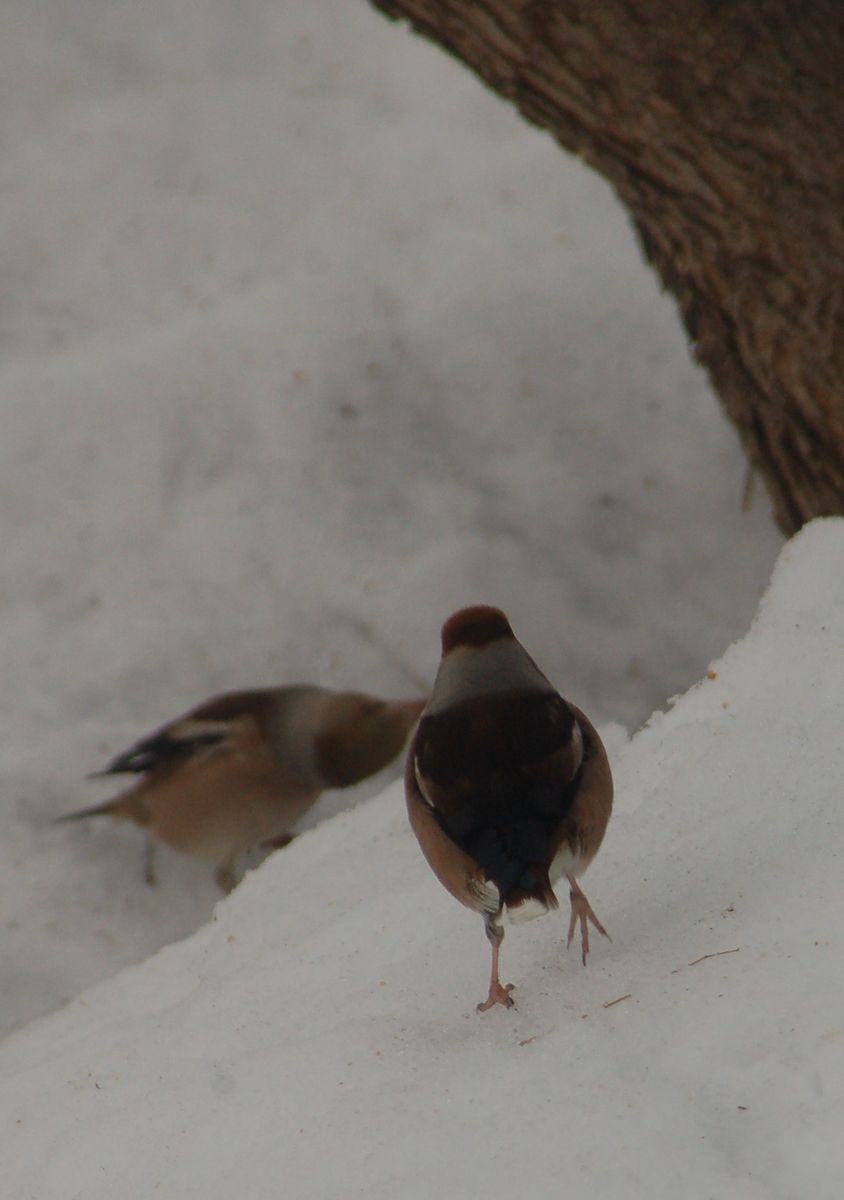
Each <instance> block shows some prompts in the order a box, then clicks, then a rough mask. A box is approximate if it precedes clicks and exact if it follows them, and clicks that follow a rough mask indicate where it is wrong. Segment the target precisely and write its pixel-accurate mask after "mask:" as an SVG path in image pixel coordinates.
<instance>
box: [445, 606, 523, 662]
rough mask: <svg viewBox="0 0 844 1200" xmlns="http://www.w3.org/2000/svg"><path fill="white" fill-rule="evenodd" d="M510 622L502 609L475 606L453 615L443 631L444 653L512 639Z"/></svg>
mask: <svg viewBox="0 0 844 1200" xmlns="http://www.w3.org/2000/svg"><path fill="white" fill-rule="evenodd" d="M513 636H514V635H513V630H512V629H511V628H510V622H509V621H508V620H507V618H506V617H505V615H504V613H503V612H502V611H501V609H500V608H493V607H492V606H491V605H488V604H475V605H473V606H472V607H471V608H461V609H459V611H458V612H456V613H452V614H451V616H450V617H449V618H448V620H447V621H446V623H445V624H444V625H443V629H442V652H443V654H448V652H449V650H454V649H455V647H457V646H486V645H488V644H489V643H490V642H497V641H498V640H499V639H500V638H512V637H513Z"/></svg>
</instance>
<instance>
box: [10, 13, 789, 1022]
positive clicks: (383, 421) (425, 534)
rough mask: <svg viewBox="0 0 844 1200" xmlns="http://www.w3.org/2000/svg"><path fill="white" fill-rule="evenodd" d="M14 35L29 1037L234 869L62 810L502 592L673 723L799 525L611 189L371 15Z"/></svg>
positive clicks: (396, 685) (13, 952) (534, 641)
mask: <svg viewBox="0 0 844 1200" xmlns="http://www.w3.org/2000/svg"><path fill="white" fill-rule="evenodd" d="M2 34H3V35H2V37H0V137H2V144H3V156H2V159H0V185H2V192H3V205H2V207H0V228H1V229H2V237H0V346H2V356H0V412H2V437H0V539H2V545H3V587H2V590H0V614H2V628H3V642H2V668H3V680H4V688H3V702H2V703H3V707H2V721H3V730H4V742H3V751H2V767H3V778H4V788H3V793H2V801H1V803H2V820H3V838H2V839H0V913H2V921H0V961H1V962H2V964H3V967H2V971H3V976H2V978H3V1004H2V1006H0V1031H3V1032H5V1031H8V1030H10V1029H13V1028H15V1027H17V1026H20V1025H21V1024H23V1023H25V1022H26V1021H27V1020H30V1019H32V1018H33V1017H35V1016H37V1015H39V1014H41V1013H45V1012H47V1011H49V1010H51V1009H53V1008H55V1007H57V1006H58V1005H60V1004H61V1003H62V1002H63V1001H64V1000H66V999H67V998H69V997H71V996H73V995H75V994H76V993H77V992H78V991H79V990H80V989H82V988H83V987H85V986H88V985H89V984H91V983H93V982H94V981H96V980H98V979H102V978H104V977H106V976H108V975H110V974H112V973H113V972H114V971H116V970H118V969H119V968H120V967H122V966H124V965H126V964H127V963H130V962H134V961H137V960H139V959H141V958H143V957H145V956H146V955H147V954H149V953H151V952H152V951H154V950H155V949H157V948H158V947H159V946H161V945H163V944H164V943H166V942H169V941H172V940H173V939H175V938H178V937H181V936H184V935H185V934H187V933H189V932H191V931H192V930H194V929H195V928H196V927H197V926H198V925H199V924H200V923H201V922H202V921H203V920H205V919H207V917H208V916H209V915H210V912H211V908H212V905H213V903H214V901H215V899H216V898H217V893H216V891H215V889H214V887H213V884H212V882H211V880H210V877H209V872H208V871H207V869H206V868H205V867H203V866H201V865H198V864H194V863H192V862H190V861H188V860H185V859H182V858H179V857H177V856H175V855H174V856H167V855H164V856H163V861H162V862H161V863H160V877H161V886H160V887H159V888H158V889H157V891H155V892H152V891H149V890H148V889H144V888H139V887H138V877H139V872H140V857H141V848H140V844H139V837H138V835H137V832H136V831H135V830H133V829H124V828H118V827H116V826H112V825H110V824H109V823H107V822H100V823H94V824H91V825H89V826H86V827H82V826H74V827H73V828H68V827H61V828H51V827H50V826H49V821H50V819H51V818H52V817H54V816H55V815H56V814H57V813H59V812H65V811H68V810H69V809H72V808H76V807H79V806H81V805H83V804H90V803H93V802H94V801H95V800H98V799H100V798H104V796H105V795H106V794H107V791H106V790H105V788H106V785H104V784H103V783H99V784H94V783H91V784H86V783H85V782H83V776H84V774H85V773H86V772H88V771H91V770H94V769H95V768H97V767H98V766H100V765H101V764H102V763H103V762H104V761H105V760H106V759H107V758H108V757H110V756H111V755H113V754H115V753H116V752H117V751H119V750H121V749H122V748H123V747H124V746H125V745H127V744H128V743H129V742H131V741H133V740H134V739H135V738H137V737H138V736H140V735H141V734H143V733H144V732H146V731H147V730H148V729H150V728H151V727H153V726H155V725H157V724H159V723H160V722H161V721H162V720H164V719H166V718H168V717H170V716H173V715H175V714H176V713H178V712H180V711H182V710H184V709H185V708H186V707H188V706H189V705H192V704H194V703H196V702H198V701H199V700H201V699H202V698H203V697H205V696H207V695H209V694H211V693H212V692H214V691H218V690H220V689H222V688H228V687H239V686H249V685H259V684H272V683H286V682H294V681H297V680H315V681H318V682H321V683H325V684H329V685H335V686H341V687H342V686H351V687H364V688H371V689H373V690H377V691H382V692H384V693H385V694H389V695H402V694H408V693H409V692H414V691H416V690H417V689H418V688H424V687H425V686H426V685H427V684H428V682H429V681H430V679H431V678H432V674H433V671H434V669H435V667H436V662H437V639H438V630H439V626H440V623H441V621H442V620H443V618H444V617H445V616H446V615H447V614H448V612H449V611H451V610H452V609H453V608H455V607H457V606H458V605H460V604H464V603H468V602H473V601H487V602H492V603H498V604H501V605H502V606H503V607H504V608H506V609H507V611H508V612H509V613H510V615H511V617H512V620H513V623H514V625H515V627H516V629H517V630H518V632H519V633H520V635H521V636H522V637H523V638H524V640H525V641H526V642H527V643H528V644H529V645H530V647H531V650H532V652H533V653H534V654H535V655H536V657H537V658H538V660H539V661H540V662H541V663H542V664H543V667H544V668H545V669H546V670H547V671H548V673H549V674H551V675H552V677H553V678H555V679H556V680H557V681H558V682H559V683H560V685H561V687H563V688H564V690H565V691H566V692H567V693H568V694H569V695H571V696H572V697H573V698H574V699H576V700H577V702H578V703H580V704H581V705H582V706H583V707H584V708H585V709H586V710H587V711H588V712H589V713H590V714H592V715H594V717H595V718H596V719H598V720H601V721H607V720H612V721H617V722H621V723H623V725H624V726H625V727H626V728H628V729H632V728H635V727H636V726H637V725H638V724H639V723H641V721H643V720H644V719H645V718H646V717H647V716H648V714H649V713H650V712H651V711H652V710H653V708H654V707H657V706H660V705H662V704H663V703H664V701H665V698H666V697H667V696H668V695H670V694H672V693H674V692H676V691H679V690H682V689H684V688H685V687H687V686H688V685H689V683H690V682H691V681H693V680H694V679H695V678H697V677H699V676H700V674H701V673H702V672H703V671H704V670H705V667H706V664H707V662H708V661H709V659H710V658H711V657H712V656H713V655H714V654H716V653H719V652H720V651H721V650H722V649H723V647H724V646H726V645H728V644H729V642H730V641H731V640H733V638H735V637H736V636H738V635H739V634H740V633H742V632H743V631H744V630H745V629H746V627H747V624H748V622H749V620H750V618H751V616H752V613H753V611H754V609H755V605H756V603H757V600H758V597H759V595H760V594H761V591H762V589H763V587H764V585H765V583H766V582H767V580H768V577H769V574H770V569H771V566H772V564H773V561H774V558H775V556H776V553H777V550H778V548H779V546H780V545H781V538H780V536H779V534H778V533H777V531H776V530H775V528H774V527H773V524H772V522H771V520H770V516H769V508H768V504H767V500H766V499H765V497H764V495H763V493H762V490H761V488H757V489H756V495H755V500H754V504H753V506H752V508H751V510H750V511H748V512H743V511H741V508H740V497H741V492H742V485H743V480H744V470H745V468H744V462H743V459H742V455H741V453H740V451H739V449H738V446H737V445H736V440H735V437H734V435H733V432H732V431H731V429H730V428H729V427H728V425H727V423H726V422H725V420H724V419H723V417H722V415H721V412H720V410H719V407H718V405H717V403H716V401H715V399H714V398H713V396H712V394H711V392H710V389H709V387H708V385H707V382H706V379H705V377H704V376H703V375H702V373H701V372H700V371H699V370H697V369H696V368H695V367H694V366H693V364H692V362H691V361H690V358H689V353H688V349H687V345H686V342H685V338H684V336H683V334H682V332H681V330H680V327H679V323H678V320H677V316H676V313H675V311H674V307H673V305H672V303H671V302H670V300H668V299H667V298H665V297H663V296H661V295H660V294H659V293H658V291H657V286H656V283H655V281H654V279H653V276H652V274H651V273H650V272H649V271H648V270H647V268H646V267H645V266H644V265H643V263H642V262H641V259H640V255H639V251H638V249H637V246H636V244H635V241H634V239H633V237H632V236H631V233H630V229H629V227H628V224H627V221H626V218H625V216H624V214H623V213H622V212H621V210H620V208H619V206H618V204H617V203H616V201H615V200H614V198H613V196H612V194H611V193H610V191H609V190H608V188H607V187H606V186H605V185H604V184H603V183H602V182H601V181H600V180H599V179H598V178H596V177H595V176H594V175H592V174H591V173H589V172H588V171H586V170H585V169H584V168H583V167H582V166H581V164H579V163H578V162H576V161H575V160H573V159H571V158H569V157H568V156H566V155H564V154H563V153H561V152H560V151H559V150H558V148H557V147H556V146H555V145H554V144H553V143H552V142H551V140H550V139H549V138H547V137H546V136H543V135H542V134H540V133H539V132H538V131H536V130H534V129H532V128H530V127H529V126H527V125H526V124H525V123H524V122H523V121H522V120H520V119H519V118H518V116H517V115H516V114H515V113H514V112H513V111H511V109H510V108H509V107H508V106H506V105H505V104H503V103H501V102H500V101H498V100H497V99H496V98H495V97H494V96H492V95H491V94H489V93H488V92H486V91H485V90H484V89H483V88H482V87H481V86H480V85H479V83H478V82H477V81H476V80H475V79H474V78H472V77H471V76H470V75H469V74H468V73H467V72H466V71H465V70H464V69H462V68H461V67H460V66H459V65H458V64H456V63H454V62H452V61H451V60H449V59H448V58H447V57H446V56H445V55H443V54H442V53H440V52H439V51H438V50H437V49H435V48H434V47H432V46H429V45H427V44H426V43H425V42H423V41H422V40H421V39H419V38H416V37H414V36H412V35H411V34H409V33H408V32H407V30H405V29H404V28H402V27H401V26H399V25H396V24H391V23H390V22H388V21H386V20H384V19H383V18H382V17H381V16H380V15H379V14H377V13H376V12H374V11H373V10H372V9H371V8H370V7H369V6H368V5H367V4H366V3H365V2H364V0H359V2H358V0H355V2H351V0H342V2H341V0H319V3H313V2H312V0H286V2H284V3H278V0H272V2H271V0H239V2H238V3H236V4H235V3H233V2H225V0H176V2H174V0H143V2H142V3H139V2H138V0H84V2H83V3H81V4H74V5H70V6H68V5H67V4H64V3H61V2H60V0H40V2H39V3H38V4H32V3H31V0H4V4H3V22H2ZM378 786H380V785H378ZM372 790H377V786H376V787H375V789H369V792H370V793H371V791H372ZM361 794H367V792H366V790H364V792H363V793H361V792H356V793H355V794H354V795H352V796H349V795H347V794H346V793H334V794H333V795H329V796H327V797H325V799H324V801H323V802H321V803H320V806H319V807H318V809H317V810H315V811H314V813H313V814H312V816H311V823H314V822H315V821H317V820H318V819H319V818H320V816H324V815H326V814H328V813H331V812H333V811H336V810H337V809H338V808H340V807H343V806H344V805H346V804H347V803H349V802H350V801H354V800H357V799H359V798H360V795H361Z"/></svg>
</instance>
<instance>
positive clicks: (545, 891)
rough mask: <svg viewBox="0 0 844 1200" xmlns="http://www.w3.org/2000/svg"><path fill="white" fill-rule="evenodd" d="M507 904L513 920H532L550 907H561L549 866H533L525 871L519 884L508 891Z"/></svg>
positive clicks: (508, 913)
mask: <svg viewBox="0 0 844 1200" xmlns="http://www.w3.org/2000/svg"><path fill="white" fill-rule="evenodd" d="M506 905H507V916H508V918H509V920H510V921H512V922H519V921H532V920H533V919H534V917H541V916H543V915H544V914H545V913H547V912H548V909H549V908H559V907H560V905H559V902H558V900H557V897H556V896H555V895H554V889H553V888H552V887H551V880H550V879H549V877H548V868H547V867H538V866H532V867H529V868H528V869H527V870H525V871H523V872H522V876H521V879H520V880H519V883H518V885H517V886H516V887H514V888H511V890H510V892H509V893H508V896H507V900H506Z"/></svg>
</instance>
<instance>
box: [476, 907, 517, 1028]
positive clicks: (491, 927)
mask: <svg viewBox="0 0 844 1200" xmlns="http://www.w3.org/2000/svg"><path fill="white" fill-rule="evenodd" d="M486 935H487V937H488V938H489V940H490V945H491V946H492V969H491V970H490V974H489V995H488V996H487V998H486V1000H484V1002H483V1004H479V1005H478V1012H486V1010H487V1009H488V1008H492V1006H493V1005H494V1004H503V1005H504V1007H505V1008H512V1007H513V1001H512V999H511V998H510V993H511V992H512V990H513V987H514V985H513V984H512V983H508V984H506V985H504V984H502V982H501V980H500V979H499V978H498V951H499V949H500V948H501V943H502V941H503V940H504V930H503V929H502V928H501V926H500V925H496V924H495V921H494V920H493V919H489V920H487V922H486Z"/></svg>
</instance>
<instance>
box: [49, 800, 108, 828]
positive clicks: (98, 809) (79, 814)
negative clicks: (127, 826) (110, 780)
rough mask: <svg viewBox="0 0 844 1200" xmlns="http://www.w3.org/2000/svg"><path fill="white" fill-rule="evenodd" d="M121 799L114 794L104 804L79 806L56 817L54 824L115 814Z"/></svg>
mask: <svg viewBox="0 0 844 1200" xmlns="http://www.w3.org/2000/svg"><path fill="white" fill-rule="evenodd" d="M120 799H121V797H119V796H118V797H114V796H112V798H111V799H110V800H106V801H104V802H103V803H102V804H92V805H91V807H90V808H77V809H76V811H75V812H69V813H63V814H62V815H61V816H60V817H56V818H55V819H54V821H53V824H54V825H61V824H63V823H64V822H65V821H82V820H83V819H84V818H85V817H102V816H114V815H116V809H117V806H118V804H119V802H120Z"/></svg>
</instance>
